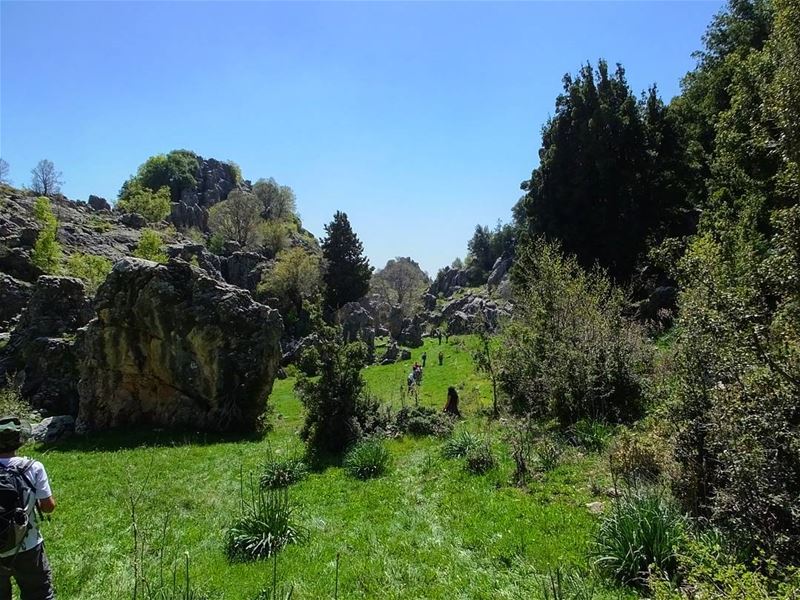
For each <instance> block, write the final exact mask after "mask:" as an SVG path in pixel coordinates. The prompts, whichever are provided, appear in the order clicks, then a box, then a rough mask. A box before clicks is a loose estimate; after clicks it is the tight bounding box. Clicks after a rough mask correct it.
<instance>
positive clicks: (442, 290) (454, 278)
mask: <svg viewBox="0 0 800 600" xmlns="http://www.w3.org/2000/svg"><path fill="white" fill-rule="evenodd" d="M465 285H467V273H466V271H464V270H463V269H453V268H450V267H445V268H444V269H441V270H440V271H439V273H437V275H436V279H434V280H433V283H432V284H431V286H430V287H429V288H428V291H427V292H426V293H428V294H431V295H432V296H444V297H445V298H449V297H450V296H452V295H453V293H454V292H455V291H456V289H457V288H462V287H464V286H465Z"/></svg>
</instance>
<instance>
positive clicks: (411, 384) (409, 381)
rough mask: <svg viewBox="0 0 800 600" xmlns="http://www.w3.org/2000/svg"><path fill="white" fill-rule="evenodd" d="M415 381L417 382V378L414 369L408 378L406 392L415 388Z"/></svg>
mask: <svg viewBox="0 0 800 600" xmlns="http://www.w3.org/2000/svg"><path fill="white" fill-rule="evenodd" d="M415 380H416V377H414V370H413V369H412V370H411V373H409V374H408V378H407V379H406V385H407V387H406V391H408V392H410V391H411V388H412V387H413V386H414V381H415Z"/></svg>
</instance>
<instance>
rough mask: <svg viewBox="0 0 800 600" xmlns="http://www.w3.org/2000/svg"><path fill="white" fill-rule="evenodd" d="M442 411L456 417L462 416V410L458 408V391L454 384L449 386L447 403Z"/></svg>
mask: <svg viewBox="0 0 800 600" xmlns="http://www.w3.org/2000/svg"><path fill="white" fill-rule="evenodd" d="M442 412H444V413H445V414H448V415H453V416H454V417H460V416H461V412H460V411H459V410H458V392H457V391H456V388H454V387H453V386H450V387H449V388H447V404H445V405H444V410H443V411H442Z"/></svg>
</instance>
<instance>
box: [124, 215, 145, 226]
mask: <svg viewBox="0 0 800 600" xmlns="http://www.w3.org/2000/svg"><path fill="white" fill-rule="evenodd" d="M119 222H120V223H121V224H122V225H125V227H130V228H131V229H144V228H145V227H147V219H145V218H144V217H143V216H142V215H140V214H139V213H123V214H121V215H120V217H119Z"/></svg>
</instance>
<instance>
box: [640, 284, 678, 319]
mask: <svg viewBox="0 0 800 600" xmlns="http://www.w3.org/2000/svg"><path fill="white" fill-rule="evenodd" d="M677 303H678V288H677V287H674V286H666V285H662V286H659V287H657V288H656V289H654V290H653V291H652V292H651V293H650V295H649V296H648V297H647V298H646V299H644V300H642V301H641V302H639V303H638V304H637V305H636V306H635V313H636V317H637V318H638V319H640V320H642V321H661V320H664V321H668V320H669V316H670V315H671V314H673V313H674V312H675V309H676V307H677Z"/></svg>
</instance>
